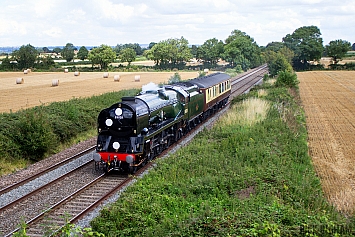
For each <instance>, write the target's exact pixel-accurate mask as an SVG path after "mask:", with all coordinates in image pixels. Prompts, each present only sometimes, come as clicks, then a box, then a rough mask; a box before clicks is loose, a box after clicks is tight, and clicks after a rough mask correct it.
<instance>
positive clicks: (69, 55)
mask: <svg viewBox="0 0 355 237" xmlns="http://www.w3.org/2000/svg"><path fill="white" fill-rule="evenodd" d="M74 49H75V47H74V45H73V44H72V43H67V44H66V45H65V47H64V48H63V50H62V53H61V54H62V57H63V58H64V59H65V60H66V61H67V62H70V61H71V60H73V59H74Z"/></svg>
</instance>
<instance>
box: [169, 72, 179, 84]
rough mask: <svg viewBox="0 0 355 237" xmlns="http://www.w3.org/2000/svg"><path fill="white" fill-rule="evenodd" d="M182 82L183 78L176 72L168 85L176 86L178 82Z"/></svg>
mask: <svg viewBox="0 0 355 237" xmlns="http://www.w3.org/2000/svg"><path fill="white" fill-rule="evenodd" d="M180 81H181V76H180V75H179V73H178V72H175V73H174V75H172V76H171V77H170V78H169V80H168V84H174V83H177V82H180Z"/></svg>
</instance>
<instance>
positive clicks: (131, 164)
mask: <svg viewBox="0 0 355 237" xmlns="http://www.w3.org/2000/svg"><path fill="white" fill-rule="evenodd" d="M230 94H231V82H230V76H229V75H227V74H225V73H220V72H219V73H214V74H210V75H208V76H204V77H199V78H195V79H192V80H189V81H187V82H178V83H175V84H172V85H165V86H163V87H157V88H153V89H149V90H145V91H142V92H140V93H139V94H138V95H137V96H135V97H123V98H122V101H121V102H118V103H115V104H113V105H111V106H110V107H108V108H105V109H103V110H102V111H101V112H100V113H99V116H98V119H97V126H98V127H97V129H98V137H97V146H96V152H95V153H94V155H93V158H94V161H95V168H96V169H103V170H104V171H105V172H109V171H110V170H118V171H125V172H130V173H135V172H136V170H137V168H138V167H139V166H144V165H145V164H146V163H147V162H149V161H150V160H152V159H153V158H154V157H155V156H157V155H159V154H160V153H161V152H162V151H163V150H164V149H166V148H167V147H169V146H170V145H171V144H172V143H174V142H176V141H178V140H179V139H180V138H181V137H183V136H184V135H185V134H187V133H188V132H189V131H190V130H191V129H193V128H194V127H195V126H196V125H197V124H199V123H201V122H202V121H204V120H205V119H206V118H208V117H209V116H211V115H212V114H214V113H215V112H216V111H218V110H219V109H220V108H222V107H223V106H225V104H226V103H227V102H228V99H229V96H230Z"/></svg>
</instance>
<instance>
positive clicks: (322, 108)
mask: <svg viewBox="0 0 355 237" xmlns="http://www.w3.org/2000/svg"><path fill="white" fill-rule="evenodd" d="M297 76H298V79H299V81H300V95H301V99H302V103H303V106H304V109H305V113H306V120H307V129H308V140H309V153H310V156H311V157H312V160H313V163H314V166H315V169H316V172H317V174H318V176H319V177H320V179H321V182H322V187H323V191H324V193H325V195H326V197H327V198H328V200H329V201H330V202H331V203H332V204H333V205H334V206H335V207H336V208H337V209H338V210H339V211H341V212H343V213H344V214H349V215H350V214H353V213H354V211H355V72H354V71H346V72H345V71H317V72H301V73H297Z"/></svg>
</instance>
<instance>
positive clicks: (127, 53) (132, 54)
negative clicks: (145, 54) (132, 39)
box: [119, 48, 136, 66]
mask: <svg viewBox="0 0 355 237" xmlns="http://www.w3.org/2000/svg"><path fill="white" fill-rule="evenodd" d="M119 59H120V60H121V61H122V62H128V66H130V65H131V62H133V61H134V60H135V59H136V51H134V49H131V48H126V49H123V50H121V52H120V55H119Z"/></svg>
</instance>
